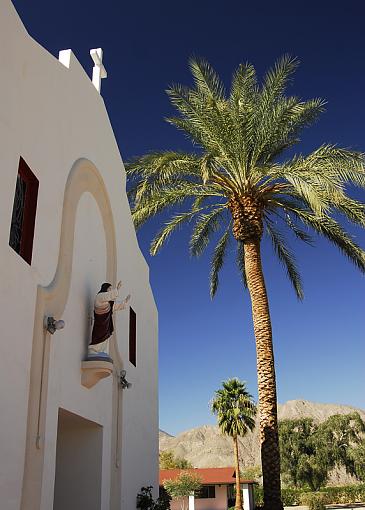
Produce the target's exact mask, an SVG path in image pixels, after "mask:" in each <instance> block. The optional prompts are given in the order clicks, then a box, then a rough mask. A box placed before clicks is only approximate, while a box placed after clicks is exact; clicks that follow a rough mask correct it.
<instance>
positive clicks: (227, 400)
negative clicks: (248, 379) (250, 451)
mask: <svg viewBox="0 0 365 510" xmlns="http://www.w3.org/2000/svg"><path fill="white" fill-rule="evenodd" d="M222 386H223V388H222V389H219V390H217V391H216V392H215V397H214V399H213V400H212V403H211V409H212V412H213V413H214V414H215V415H217V418H218V426H219V428H220V430H221V432H222V433H223V434H225V435H227V436H230V437H237V436H241V437H243V436H245V435H246V434H247V432H248V431H249V430H253V429H254V427H255V415H256V406H255V404H254V402H253V398H252V395H250V394H249V393H248V391H247V390H246V386H245V383H243V382H241V381H239V380H238V379H235V378H234V379H228V380H227V381H224V382H223V383H222Z"/></svg>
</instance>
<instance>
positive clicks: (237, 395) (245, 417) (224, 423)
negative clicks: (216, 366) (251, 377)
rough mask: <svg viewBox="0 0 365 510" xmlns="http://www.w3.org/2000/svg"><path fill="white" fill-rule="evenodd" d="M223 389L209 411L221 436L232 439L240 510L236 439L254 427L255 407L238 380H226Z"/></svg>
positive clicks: (243, 385)
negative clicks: (214, 416) (216, 420)
mask: <svg viewBox="0 0 365 510" xmlns="http://www.w3.org/2000/svg"><path fill="white" fill-rule="evenodd" d="M222 386H223V389H219V390H217V391H216V392H215V398H214V399H213V400H212V404H211V409H212V412H213V413H214V414H216V415H217V418H218V426H219V428H220V430H221V432H222V434H226V435H227V436H230V437H231V438H232V439H233V450H234V459H235V470H236V504H235V508H236V509H237V510H242V498H241V481H240V464H239V458H238V437H239V436H240V437H243V436H245V435H246V433H247V431H248V430H253V428H254V427H255V420H254V416H255V414H256V407H255V405H254V403H253V401H252V395H250V394H249V393H248V392H247V391H246V387H245V383H243V382H241V381H239V380H238V379H228V380H227V381H223V383H222Z"/></svg>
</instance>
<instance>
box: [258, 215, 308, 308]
mask: <svg viewBox="0 0 365 510" xmlns="http://www.w3.org/2000/svg"><path fill="white" fill-rule="evenodd" d="M266 229H267V233H268V234H269V236H270V238H271V241H272V244H273V247H274V250H275V252H276V254H277V256H278V257H279V260H280V261H281V262H282V264H283V266H284V267H285V269H286V272H287V275H288V278H289V280H290V282H291V283H292V285H293V287H294V290H295V292H296V295H297V297H298V299H303V297H304V294H303V288H302V282H301V277H300V274H299V271H298V269H297V265H296V262H295V258H294V255H293V254H292V253H291V251H290V250H289V249H288V247H287V245H286V241H285V239H284V237H283V236H282V235H281V233H280V232H279V231H278V230H277V229H276V228H275V227H274V225H273V222H271V221H269V220H266Z"/></svg>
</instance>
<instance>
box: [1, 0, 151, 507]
mask: <svg viewBox="0 0 365 510" xmlns="http://www.w3.org/2000/svg"><path fill="white" fill-rule="evenodd" d="M0 4H1V16H0V41H1V44H0V62H1V70H2V74H1V81H0V144H1V150H0V168H1V187H0V257H1V268H0V279H1V295H0V319H1V337H0V358H1V360H2V368H1V371H0V405H1V413H0V494H1V502H0V507H1V509H2V510H52V509H53V510H65V509H67V510H84V509H87V510H110V509H114V510H120V509H123V510H133V509H134V510H135V508H136V496H137V494H138V493H139V492H140V490H141V487H142V486H146V485H153V486H154V487H155V493H154V496H155V497H156V496H157V484H158V405H157V309H156V305H155V301H154V298H153V294H152V291H151V287H150V284H149V268H148V265H147V263H146V261H145V259H144V257H143V255H142V253H141V251H140V249H139V246H138V242H137V238H136V233H135V229H134V226H133V221H132V217H131V211H130V208H129V204H128V198H127V194H126V191H125V186H126V173H125V171H124V167H123V161H122V158H121V155H120V153H119V150H118V145H117V142H116V140H115V137H114V133H113V130H112V127H111V124H110V120H109V117H108V114H107V110H106V107H105V104H104V100H103V97H102V95H101V94H100V79H101V78H104V77H106V70H105V68H104V66H103V63H102V51H101V49H100V48H96V49H94V50H92V49H91V53H90V55H91V57H92V58H90V60H89V62H90V67H89V69H87V70H86V71H87V72H85V70H84V68H83V67H82V66H81V64H80V63H79V62H78V60H77V58H76V56H75V55H74V53H73V52H72V51H71V50H63V51H60V53H59V58H55V57H54V56H52V55H51V54H49V53H48V52H47V51H46V50H45V49H44V48H43V47H42V46H40V45H39V44H38V43H37V42H36V41H35V40H34V39H32V37H30V35H29V34H28V32H27V30H26V29H25V27H24V25H23V24H22V22H21V20H20V18H19V16H18V14H17V12H16V10H15V9H14V6H13V5H12V3H11V2H10V0H1V2H0ZM70 15H72V13H70ZM39 16H42V12H39ZM96 36H97V34H96ZM93 63H94V64H93ZM92 69H93V79H91V76H90V75H91V72H92ZM109 71H112V70H111V69H109ZM110 74H111V75H112V72H111V73H110ZM109 79H112V77H109ZM118 280H121V281H122V287H121V289H120V298H121V299H122V300H124V298H126V296H127V295H128V294H130V295H131V298H130V300H129V301H128V300H124V301H125V303H123V307H124V308H123V310H121V308H119V310H120V311H119V312H118V313H115V314H114V319H113V320H114V332H113V329H112V328H111V327H110V323H109V324H108V328H109V329H108V331H109V330H110V332H111V336H110V335H108V340H107V341H108V342H109V351H108V353H105V352H104V351H102V352H101V354H100V356H94V358H93V359H91V360H90V359H89V356H88V344H89V342H90V339H91V334H92V328H93V321H94V324H95V322H96V321H95V316H94V300H95V296H96V294H97V293H98V291H99V289H100V287H101V284H102V283H103V282H106V283H107V282H109V283H111V284H112V285H111V286H112V287H115V286H117V282H118ZM118 292H119V291H118ZM115 293H117V291H115ZM127 301H128V303H127V305H126V302H127ZM113 302H114V301H113ZM124 305H126V306H124ZM106 306H107V307H109V308H108V313H109V311H110V306H111V305H110V304H107V305H106ZM112 306H113V307H114V304H113V305H112ZM113 309H114V308H113ZM113 309H112V310H113ZM61 328H62V330H60V331H58V330H59V329H61ZM130 383H131V384H132V386H130Z"/></svg>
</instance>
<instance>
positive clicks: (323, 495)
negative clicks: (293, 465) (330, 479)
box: [254, 484, 365, 510]
mask: <svg viewBox="0 0 365 510" xmlns="http://www.w3.org/2000/svg"><path fill="white" fill-rule="evenodd" d="M254 496H255V504H256V508H259V507H261V506H263V504H264V493H263V489H262V487H258V486H257V485H255V486H254ZM281 497H282V501H283V505H284V506H295V505H306V506H309V507H310V505H309V501H310V500H311V501H312V500H313V502H312V503H311V504H313V505H318V504H319V503H318V502H317V500H320V502H321V503H322V504H323V505H335V504H342V505H346V504H348V503H364V502H365V484H359V485H347V486H343V487H326V488H325V489H321V490H320V491H319V492H309V490H308V489H307V490H305V489H295V488H282V489H281ZM310 508H311V507H310ZM312 508H313V510H314V509H315V510H319V509H320V508H323V506H322V507H320V506H314V507H312Z"/></svg>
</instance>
